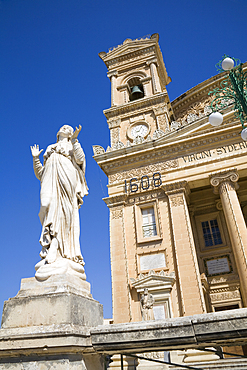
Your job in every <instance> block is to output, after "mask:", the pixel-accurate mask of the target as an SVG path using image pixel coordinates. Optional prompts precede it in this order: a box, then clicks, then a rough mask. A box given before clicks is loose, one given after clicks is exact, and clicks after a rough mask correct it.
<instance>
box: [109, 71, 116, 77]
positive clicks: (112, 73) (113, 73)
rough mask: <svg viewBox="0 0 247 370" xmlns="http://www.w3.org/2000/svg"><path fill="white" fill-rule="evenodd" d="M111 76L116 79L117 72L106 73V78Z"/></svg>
mask: <svg viewBox="0 0 247 370" xmlns="http://www.w3.org/2000/svg"><path fill="white" fill-rule="evenodd" d="M112 76H115V77H117V76H118V71H111V72H108V73H107V77H108V78H111V77H112Z"/></svg>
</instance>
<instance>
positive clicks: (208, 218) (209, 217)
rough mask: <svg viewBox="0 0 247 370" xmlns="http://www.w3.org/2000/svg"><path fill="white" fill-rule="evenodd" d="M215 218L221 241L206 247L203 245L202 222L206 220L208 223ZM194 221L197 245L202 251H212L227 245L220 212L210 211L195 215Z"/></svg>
mask: <svg viewBox="0 0 247 370" xmlns="http://www.w3.org/2000/svg"><path fill="white" fill-rule="evenodd" d="M215 219H216V220H217V223H218V228H219V231H220V237H221V241H222V243H221V244H216V245H212V246H208V247H207V246H206V245H205V239H204V234H203V228H202V222H205V221H208V222H209V223H210V221H211V220H215ZM195 221H196V227H197V234H198V239H199V245H200V249H201V251H203V252H205V251H212V250H215V249H218V248H222V247H226V246H227V245H226V237H225V233H224V229H223V226H222V222H221V217H220V212H210V213H206V214H203V215H200V216H195Z"/></svg>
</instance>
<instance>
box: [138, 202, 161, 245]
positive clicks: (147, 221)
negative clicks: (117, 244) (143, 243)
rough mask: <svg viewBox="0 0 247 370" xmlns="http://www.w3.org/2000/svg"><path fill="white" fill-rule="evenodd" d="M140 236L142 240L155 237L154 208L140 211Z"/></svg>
mask: <svg viewBox="0 0 247 370" xmlns="http://www.w3.org/2000/svg"><path fill="white" fill-rule="evenodd" d="M141 211H142V235H143V238H149V237H150V236H155V235H157V229H156V223H155V216H154V207H150V208H143V209H142V210H141Z"/></svg>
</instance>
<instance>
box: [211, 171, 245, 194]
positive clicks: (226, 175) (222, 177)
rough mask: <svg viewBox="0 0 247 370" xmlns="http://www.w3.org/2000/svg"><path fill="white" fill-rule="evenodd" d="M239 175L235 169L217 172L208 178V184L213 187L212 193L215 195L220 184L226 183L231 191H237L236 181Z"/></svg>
mask: <svg viewBox="0 0 247 370" xmlns="http://www.w3.org/2000/svg"><path fill="white" fill-rule="evenodd" d="M238 179H239V175H238V173H237V170H236V169H232V170H229V171H224V172H219V173H216V174H212V175H211V176H210V183H211V185H212V186H213V187H214V192H215V193H217V192H218V190H219V187H220V185H221V184H224V183H228V184H229V185H232V187H233V189H238V184H237V181H238Z"/></svg>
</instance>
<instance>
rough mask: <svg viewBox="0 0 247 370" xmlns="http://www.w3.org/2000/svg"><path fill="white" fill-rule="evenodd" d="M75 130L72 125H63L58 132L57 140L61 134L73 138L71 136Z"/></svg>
mask: <svg viewBox="0 0 247 370" xmlns="http://www.w3.org/2000/svg"><path fill="white" fill-rule="evenodd" d="M73 132H74V129H73V127H71V126H69V125H63V126H62V127H61V128H60V130H59V131H58V133H57V142H58V140H59V136H60V135H61V136H63V137H67V138H68V140H69V139H70V138H71V136H72V135H73Z"/></svg>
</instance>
